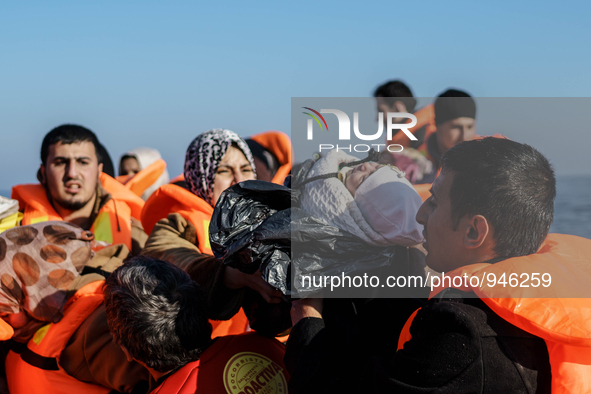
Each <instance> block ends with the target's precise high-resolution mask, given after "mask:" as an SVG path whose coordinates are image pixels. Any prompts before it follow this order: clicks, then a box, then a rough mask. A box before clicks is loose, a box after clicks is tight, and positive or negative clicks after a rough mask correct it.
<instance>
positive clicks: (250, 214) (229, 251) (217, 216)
mask: <svg viewBox="0 0 591 394" xmlns="http://www.w3.org/2000/svg"><path fill="white" fill-rule="evenodd" d="M293 201H297V195H294V193H292V190H291V189H289V188H287V187H284V186H280V185H275V184H272V183H268V182H263V181H246V182H241V183H239V184H236V185H234V186H232V187H230V188H228V189H226V190H225V191H224V192H223V193H222V195H221V197H220V199H219V201H218V203H217V204H216V207H215V209H214V212H213V216H212V219H211V223H210V226H209V234H210V243H211V248H212V250H213V253H214V255H215V256H216V257H217V258H219V259H221V260H222V261H223V262H224V264H226V265H228V266H230V267H233V268H237V269H239V270H240V271H242V272H245V273H249V274H250V273H254V272H255V271H256V270H257V269H260V271H261V274H262V277H263V279H264V280H265V281H267V282H268V283H269V284H271V285H272V286H273V287H275V288H277V289H279V290H281V292H282V293H283V294H285V295H287V296H297V297H304V296H307V295H310V294H313V293H315V292H317V291H318V289H317V288H314V287H313V286H312V282H311V281H310V283H309V285H308V283H306V284H304V283H302V282H301V281H298V280H296V281H294V282H293V283H294V285H295V288H292V281H291V275H292V267H293V273H294V275H295V277H296V278H298V277H301V276H302V275H312V276H326V275H342V274H345V275H348V274H351V273H356V272H366V271H368V270H371V269H375V268H379V267H384V266H387V265H388V264H389V262H390V261H391V260H392V258H393V256H394V251H395V248H394V247H388V248H384V247H374V246H369V245H367V244H366V243H365V242H363V240H361V239H360V238H358V237H356V236H355V235H352V234H350V233H348V232H346V231H343V230H341V229H339V228H336V227H333V226H329V225H327V224H325V223H324V222H322V221H320V220H318V219H316V218H314V217H312V216H311V215H309V214H308V213H307V212H305V211H303V210H302V209H300V208H297V207H292V203H293Z"/></svg>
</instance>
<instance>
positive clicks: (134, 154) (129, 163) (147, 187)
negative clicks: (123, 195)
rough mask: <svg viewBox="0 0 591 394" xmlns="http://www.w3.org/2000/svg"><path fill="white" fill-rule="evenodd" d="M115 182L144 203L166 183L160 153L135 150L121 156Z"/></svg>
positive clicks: (166, 172) (163, 163)
mask: <svg viewBox="0 0 591 394" xmlns="http://www.w3.org/2000/svg"><path fill="white" fill-rule="evenodd" d="M117 180H118V181H121V182H122V183H123V184H124V185H126V186H127V187H129V189H130V190H131V191H133V192H134V193H136V194H137V195H139V196H140V197H141V198H142V200H144V201H145V200H147V199H148V197H150V196H151V195H152V193H154V192H155V191H156V189H158V188H159V187H160V186H162V185H166V184H167V183H168V181H169V176H168V171H167V170H166V163H165V162H164V160H162V157H161V156H160V152H158V151H157V150H156V149H152V148H136V149H132V150H130V151H128V152H125V153H124V154H123V155H121V159H120V160H119V177H117Z"/></svg>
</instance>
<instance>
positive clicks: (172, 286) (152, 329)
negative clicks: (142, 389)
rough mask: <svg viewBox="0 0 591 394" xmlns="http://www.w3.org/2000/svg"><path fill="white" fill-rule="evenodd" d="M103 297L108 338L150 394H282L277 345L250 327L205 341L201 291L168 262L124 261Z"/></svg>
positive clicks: (284, 376) (206, 328)
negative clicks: (145, 373) (141, 371)
mask: <svg viewBox="0 0 591 394" xmlns="http://www.w3.org/2000/svg"><path fill="white" fill-rule="evenodd" d="M104 301H105V308H106V313H107V321H108V324H109V328H110V330H111V333H112V334H113V338H114V339H115V341H116V342H117V343H118V344H119V345H120V346H121V348H122V349H123V352H124V353H125V354H126V355H127V357H128V360H129V361H132V360H136V361H138V362H139V363H140V364H142V365H144V366H146V368H147V369H148V370H149V371H150V373H151V375H152V378H153V380H152V381H151V383H150V389H151V392H152V393H161V394H165V393H179V392H183V393H225V392H227V393H236V394H238V393H255V392H259V390H260V389H261V388H263V387H264V388H265V390H264V392H266V393H276V394H280V393H286V392H287V380H288V378H289V375H288V374H287V373H286V372H285V367H284V365H283V355H284V347H283V345H282V344H280V343H279V342H277V341H276V340H275V339H270V338H264V337H261V336H259V335H257V334H256V333H254V332H252V333H245V334H241V335H229V336H225V337H218V338H216V339H214V340H213V341H212V339H211V333H212V327H211V324H210V323H209V322H208V319H207V302H206V299H205V293H204V292H203V290H202V289H201V288H200V287H199V285H198V284H197V283H196V282H194V281H192V280H191V278H190V277H189V275H188V274H187V273H186V272H184V271H183V270H181V269H180V268H178V267H176V266H174V265H172V264H170V263H168V262H165V261H162V260H158V259H155V258H152V257H146V256H137V257H134V258H132V259H130V260H128V261H127V262H126V263H125V264H124V265H123V266H121V267H120V268H118V269H117V270H115V271H114V272H113V273H112V274H111V275H110V276H109V278H108V279H107V281H106V284H105V288H104ZM198 383H199V384H198Z"/></svg>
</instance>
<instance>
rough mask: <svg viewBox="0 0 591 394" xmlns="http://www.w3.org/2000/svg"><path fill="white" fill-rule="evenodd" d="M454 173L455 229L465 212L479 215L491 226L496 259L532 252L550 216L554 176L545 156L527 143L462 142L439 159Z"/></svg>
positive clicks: (498, 141) (452, 194) (552, 205)
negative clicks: (497, 257)
mask: <svg viewBox="0 0 591 394" xmlns="http://www.w3.org/2000/svg"><path fill="white" fill-rule="evenodd" d="M441 163H442V171H449V172H451V173H452V174H453V181H452V185H451V191H450V199H451V212H452V220H453V221H454V223H455V224H454V227H455V228H457V226H458V224H459V221H460V219H461V218H463V217H464V216H465V215H469V216H473V215H483V216H484V217H485V218H486V219H487V220H488V221H489V223H490V224H491V225H492V227H493V236H494V241H495V246H494V251H495V252H496V254H497V255H498V256H499V257H506V258H508V257H517V256H525V255H528V254H532V253H535V252H536V251H537V250H538V248H539V247H540V245H541V244H542V242H543V241H544V238H546V235H548V231H549V230H550V225H551V224H552V220H553V218H554V198H555V197H556V179H555V177H554V171H553V169H552V166H551V165H550V163H549V162H548V160H547V159H546V158H545V157H544V156H543V155H542V154H541V153H540V152H538V151H537V150H535V149H534V148H532V147H531V146H529V145H525V144H521V143H518V142H515V141H511V140H508V139H504V138H493V137H488V138H483V139H480V140H473V141H466V142H462V143H460V144H458V145H456V146H454V147H453V148H451V149H449V150H448V151H447V152H445V154H444V155H443V157H442V159H441Z"/></svg>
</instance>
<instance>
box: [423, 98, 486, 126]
mask: <svg viewBox="0 0 591 394" xmlns="http://www.w3.org/2000/svg"><path fill="white" fill-rule="evenodd" d="M433 107H434V110H435V124H437V125H440V124H441V123H445V122H447V121H448V120H453V119H456V118H462V117H466V118H472V119H476V102H475V101H474V98H472V96H470V95H469V94H468V93H466V92H464V91H463V90H458V89H447V90H446V91H445V92H443V93H441V94H440V95H439V96H437V98H436V99H435V103H434V105H433Z"/></svg>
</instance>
